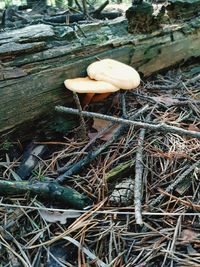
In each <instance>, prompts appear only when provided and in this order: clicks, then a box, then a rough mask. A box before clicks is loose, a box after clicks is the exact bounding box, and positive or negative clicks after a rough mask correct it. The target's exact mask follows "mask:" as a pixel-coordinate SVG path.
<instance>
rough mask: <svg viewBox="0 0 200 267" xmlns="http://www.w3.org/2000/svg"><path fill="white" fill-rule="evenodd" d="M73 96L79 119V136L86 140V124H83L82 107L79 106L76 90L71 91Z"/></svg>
mask: <svg viewBox="0 0 200 267" xmlns="http://www.w3.org/2000/svg"><path fill="white" fill-rule="evenodd" d="M73 98H74V101H75V103H76V107H77V109H78V111H79V112H78V115H79V120H80V127H81V138H82V139H83V140H86V139H87V130H86V125H85V120H84V117H83V114H82V112H83V110H82V107H81V103H80V100H79V97H78V95H77V93H76V92H73Z"/></svg>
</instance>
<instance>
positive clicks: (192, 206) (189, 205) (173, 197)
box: [158, 188, 200, 211]
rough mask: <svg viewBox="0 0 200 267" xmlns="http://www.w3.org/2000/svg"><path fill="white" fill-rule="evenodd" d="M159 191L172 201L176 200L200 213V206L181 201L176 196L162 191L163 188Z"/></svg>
mask: <svg viewBox="0 0 200 267" xmlns="http://www.w3.org/2000/svg"><path fill="white" fill-rule="evenodd" d="M158 191H159V192H160V193H161V194H162V195H165V196H168V197H170V199H174V200H176V201H177V202H180V203H182V204H183V205H184V206H186V207H190V208H192V209H194V210H196V211H200V205H198V204H194V203H193V202H191V201H187V200H184V199H180V198H179V197H176V196H173V195H172V194H170V193H167V192H166V191H164V190H162V189H161V188H159V189H158Z"/></svg>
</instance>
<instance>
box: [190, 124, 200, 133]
mask: <svg viewBox="0 0 200 267" xmlns="http://www.w3.org/2000/svg"><path fill="white" fill-rule="evenodd" d="M188 130H189V131H194V132H200V129H199V128H198V127H197V126H196V125H194V124H190V125H189V127H188Z"/></svg>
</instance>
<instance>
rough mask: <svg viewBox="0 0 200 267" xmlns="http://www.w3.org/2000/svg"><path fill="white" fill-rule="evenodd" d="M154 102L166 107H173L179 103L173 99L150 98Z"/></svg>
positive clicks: (167, 97)
mask: <svg viewBox="0 0 200 267" xmlns="http://www.w3.org/2000/svg"><path fill="white" fill-rule="evenodd" d="M152 98H153V99H154V100H155V101H156V102H161V103H163V104H165V105H166V106H169V107H170V106H173V105H176V104H177V103H179V100H178V99H173V98H171V97H169V96H155V97H152Z"/></svg>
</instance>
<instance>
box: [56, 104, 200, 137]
mask: <svg viewBox="0 0 200 267" xmlns="http://www.w3.org/2000/svg"><path fill="white" fill-rule="evenodd" d="M55 109H56V111H58V112H63V113H70V114H75V115H78V114H79V112H78V110H76V109H73V108H66V107H62V106H56V108H55ZM82 114H83V116H85V117H89V118H94V117H95V118H99V119H104V120H108V121H112V122H115V123H120V124H126V125H130V126H137V127H140V128H146V129H150V130H156V131H162V132H165V133H176V134H180V135H186V136H191V137H195V138H199V139H200V133H199V132H196V131H188V130H185V129H182V128H179V127H175V126H170V125H168V124H166V123H163V122H161V123H159V124H153V123H147V122H140V121H133V120H127V119H122V118H116V117H113V116H108V115H102V114H100V113H95V112H87V111H83V112H82Z"/></svg>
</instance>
